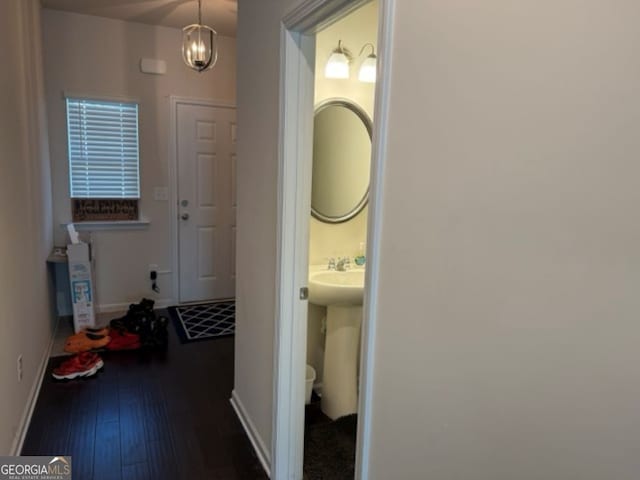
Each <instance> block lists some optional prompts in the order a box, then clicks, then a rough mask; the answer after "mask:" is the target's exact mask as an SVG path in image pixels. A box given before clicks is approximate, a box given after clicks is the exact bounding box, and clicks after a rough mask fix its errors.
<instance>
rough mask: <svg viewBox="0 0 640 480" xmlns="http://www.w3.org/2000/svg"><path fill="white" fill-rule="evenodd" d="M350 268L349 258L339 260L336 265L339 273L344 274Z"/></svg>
mask: <svg viewBox="0 0 640 480" xmlns="http://www.w3.org/2000/svg"><path fill="white" fill-rule="evenodd" d="M349 267H351V260H350V259H349V257H342V258H338V262H337V263H336V270H337V271H339V272H344V271H346V270H347V269H348V268H349Z"/></svg>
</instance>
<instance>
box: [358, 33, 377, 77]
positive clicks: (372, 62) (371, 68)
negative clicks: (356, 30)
mask: <svg viewBox="0 0 640 480" xmlns="http://www.w3.org/2000/svg"><path fill="white" fill-rule="evenodd" d="M367 47H371V54H370V55H369V56H367V58H365V59H364V60H363V61H362V64H361V65H360V71H359V72H358V80H360V81H361V82H365V83H375V81H376V64H377V58H376V53H375V49H374V46H373V44H371V43H365V44H364V46H363V47H362V50H360V55H362V53H363V52H364V49H365V48H367ZM360 55H358V56H360Z"/></svg>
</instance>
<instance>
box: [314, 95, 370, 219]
mask: <svg viewBox="0 0 640 480" xmlns="http://www.w3.org/2000/svg"><path fill="white" fill-rule="evenodd" d="M371 128H372V124H371V120H370V119H369V117H368V116H367V114H366V113H365V112H364V111H363V110H362V109H361V108H360V107H358V106H357V105H355V104H353V103H351V102H349V101H347V100H336V99H332V100H327V101H326V102H323V103H321V104H320V105H319V106H318V107H317V108H316V111H315V115H314V121H313V174H312V187H311V214H312V215H313V216H314V217H315V218H317V219H318V220H322V221H323V222H328V223H339V222H344V221H346V220H349V219H350V218H352V217H354V216H355V215H357V214H358V213H359V212H360V211H361V210H362V208H363V207H364V206H365V205H366V203H367V199H368V196H369V170H370V162H371Z"/></svg>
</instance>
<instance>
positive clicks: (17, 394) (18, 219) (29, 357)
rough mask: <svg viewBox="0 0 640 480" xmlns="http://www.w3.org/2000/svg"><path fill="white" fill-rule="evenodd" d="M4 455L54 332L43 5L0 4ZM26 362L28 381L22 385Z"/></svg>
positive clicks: (28, 1) (21, 0)
mask: <svg viewBox="0 0 640 480" xmlns="http://www.w3.org/2000/svg"><path fill="white" fill-rule="evenodd" d="M0 64H1V65H3V69H2V71H1V73H0V165H1V168H0V171H1V172H2V174H1V175H0V204H1V205H2V207H1V208H0V232H1V234H0V265H2V270H1V273H0V305H1V306H2V312H1V313H0V402H1V403H0V454H1V455H9V454H16V453H17V452H16V448H17V447H18V443H19V437H20V434H21V433H22V431H21V428H22V427H23V426H24V422H25V418H26V415H27V412H28V408H29V402H30V399H31V398H33V395H34V393H35V388H36V386H37V383H38V382H37V381H38V380H39V377H38V371H39V369H40V367H41V366H42V365H43V362H45V361H46V360H47V358H46V357H45V354H46V353H47V351H48V347H49V345H50V340H51V337H52V332H53V328H54V325H53V317H52V311H51V303H50V299H49V290H48V277H47V269H46V258H47V255H48V254H49V253H50V251H51V247H52V245H53V241H52V238H51V231H52V227H51V188H50V175H51V172H50V170H49V150H48V144H47V136H46V119H45V108H44V103H45V102H44V89H43V81H42V55H41V37H40V4H39V2H38V1H37V0H5V1H3V2H0ZM19 355H22V358H23V369H24V376H23V379H22V381H21V382H18V378H17V357H18V356H19Z"/></svg>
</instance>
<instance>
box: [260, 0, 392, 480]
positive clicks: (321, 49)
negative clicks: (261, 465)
mask: <svg viewBox="0 0 640 480" xmlns="http://www.w3.org/2000/svg"><path fill="white" fill-rule="evenodd" d="M393 3H394V2H393V0H378V1H377V2H375V3H374V4H372V3H371V1H365V0H354V1H346V0H325V1H324V2H319V1H317V0H315V1H314V0H308V1H305V2H302V3H301V4H300V5H299V6H298V7H297V8H296V9H294V10H293V11H291V12H290V13H289V14H288V15H287V16H286V17H285V18H284V19H283V24H284V25H285V27H286V31H285V32H284V33H283V42H282V55H283V58H284V62H283V65H282V68H283V72H282V76H283V79H284V84H283V92H285V93H284V95H283V105H282V110H281V111H282V116H281V124H280V131H281V132H282V137H281V138H282V149H281V159H280V171H279V180H280V192H281V195H280V199H279V206H280V212H279V231H280V244H279V251H278V265H279V272H278V292H279V293H278V295H279V298H278V307H277V308H278V311H277V318H278V327H277V332H276V369H275V371H276V379H275V382H276V385H275V387H276V388H275V401H274V404H275V408H274V424H273V425H274V429H273V442H272V443H273V447H272V459H271V476H272V478H302V472H303V449H304V433H305V432H304V426H305V406H304V404H305V393H306V392H305V373H306V372H305V371H306V364H307V361H308V360H309V361H311V362H312V363H313V362H314V361H315V362H316V367H318V368H316V370H317V373H318V374H319V376H320V377H323V376H325V375H326V372H324V371H323V370H324V367H325V363H324V361H322V362H321V363H320V360H319V358H320V357H321V355H320V353H319V352H320V351H321V350H323V348H324V349H325V350H326V348H327V345H324V346H321V345H319V343H317V342H322V341H323V340H322V339H323V338H324V336H323V335H324V334H322V332H321V329H322V325H323V324H324V323H325V322H324V321H323V320H322V318H318V312H317V310H316V312H315V313H312V314H311V315H309V311H310V310H314V308H315V307H311V308H310V307H309V302H308V301H307V300H308V296H309V294H311V296H312V297H313V296H314V292H313V288H312V289H311V291H310V289H309V287H310V286H311V285H310V283H309V273H310V271H314V268H318V267H319V268H320V269H323V270H325V271H329V272H331V271H332V270H333V268H335V270H345V268H344V267H345V257H346V258H348V264H349V265H348V266H349V267H350V266H353V265H354V263H355V259H356V257H364V258H366V268H364V266H362V265H358V267H362V268H361V269H360V270H361V273H362V275H363V276H364V277H365V281H364V288H363V290H364V295H363V299H362V307H360V313H359V316H360V319H361V320H360V322H356V323H360V324H361V327H360V325H357V327H358V328H357V330H352V331H351V334H350V339H349V341H351V343H352V344H353V343H354V342H353V340H354V337H357V338H356V340H355V343H356V345H355V346H354V347H353V349H352V350H351V357H352V359H353V362H352V363H353V368H354V369H355V370H356V372H357V371H358V370H359V374H358V373H354V375H353V377H355V378H354V379H353V382H354V385H352V387H353V388H352V389H353V390H354V391H355V392H356V399H355V411H357V414H358V421H357V442H356V445H355V448H354V449H355V451H356V455H355V456H356V464H355V474H354V477H355V478H367V465H368V447H369V441H370V440H369V439H370V431H369V430H370V418H369V415H370V410H369V408H368V405H369V400H370V395H371V378H372V372H373V359H374V354H373V345H374V339H375V298H376V294H375V292H376V290H377V270H378V253H377V252H378V243H379V234H378V232H379V219H380V207H379V205H380V200H381V195H382V191H383V190H382V172H383V152H384V140H385V129H384V127H385V122H384V119H385V118H386V112H387V102H386V93H385V92H386V91H387V84H388V79H387V76H386V75H385V72H386V71H388V66H389V60H388V55H387V54H386V52H387V51H388V49H389V45H388V44H387V42H388V39H389V38H390V35H389V34H390V28H391V25H392V22H391V12H392V11H393ZM360 10H361V11H360ZM358 11H360V14H362V12H366V13H368V14H369V15H370V16H371V14H372V13H374V14H375V15H374V20H372V23H371V25H369V26H368V27H369V28H361V27H359V26H358V25H357V24H358V23H359V21H361V20H362V19H358V18H356V19H355V20H354V17H352V18H351V20H352V21H353V22H354V23H353V24H352V25H349V21H350V20H349V17H350V15H358ZM323 32H325V33H323ZM334 37H335V38H334ZM345 39H348V40H345ZM343 41H344V44H343ZM334 43H335V45H333V44H334ZM334 49H335V50H338V51H339V52H340V53H343V52H345V53H347V55H345V56H347V58H348V63H349V64H350V66H349V67H348V69H349V70H350V78H351V81H348V82H346V83H342V84H340V81H341V80H338V79H331V82H337V83H331V82H329V80H328V79H327V83H325V81H324V80H323V81H321V82H320V83H322V85H320V84H318V85H316V80H317V79H318V76H319V75H324V67H325V64H326V62H327V60H328V57H329V56H330V54H331V52H332V51H333V50H334ZM347 50H348V52H346V51H347ZM316 51H317V52H318V58H317V61H316ZM374 55H375V57H377V58H376V61H377V63H378V66H377V72H378V78H377V81H376V82H375V83H372V84H369V85H359V84H358V83H366V82H360V80H359V75H358V74H359V69H360V67H361V64H362V63H363V61H364V59H366V58H368V57H370V56H374ZM375 57H374V58H375ZM320 70H322V71H320ZM316 72H317V74H316ZM316 87H317V88H316ZM367 99H368V100H367ZM329 103H330V104H331V105H332V106H336V107H337V106H338V104H339V103H342V105H341V106H342V107H345V111H341V113H340V114H345V115H347V116H348V115H349V112H352V113H354V114H355V117H357V118H360V119H361V120H362V121H361V124H362V125H366V124H367V122H366V118H369V119H372V118H376V119H377V120H376V122H375V123H372V124H370V127H371V132H372V139H371V142H370V149H371V152H370V154H369V157H370V159H371V163H370V166H369V168H368V171H367V172H365V173H363V174H361V175H359V176H360V177H367V178H369V180H370V182H369V186H368V195H367V197H366V199H365V201H364V202H362V203H360V204H357V205H356V206H355V207H354V208H353V209H352V210H353V212H355V213H354V214H353V215H350V214H349V212H347V214H346V215H343V214H342V213H340V212H333V211H331V210H330V211H329V213H328V214H327V215H325V216H328V217H331V216H332V215H333V214H334V213H335V216H336V217H338V218H337V221H336V222H334V223H327V222H325V221H323V220H321V219H320V217H321V216H322V215H315V214H314V216H313V218H312V217H311V215H310V212H311V211H312V201H311V197H312V170H313V168H314V167H313V156H314V154H313V152H314V147H313V144H314V138H313V137H314V117H315V116H314V113H316V112H321V111H323V110H324V109H326V108H327V106H326V105H327V104H329ZM374 105H375V107H374ZM336 112H337V110H336ZM355 117H354V118H355ZM378 119H379V120H378ZM354 122H355V123H357V122H356V121H355V120H354ZM329 123H331V122H329ZM364 130H365V131H366V127H365V128H364ZM358 135H360V134H356V136H358ZM360 137H361V138H362V136H361V135H360ZM316 174H317V172H316ZM345 176H346V177H347V178H353V172H345ZM352 181H353V182H355V179H353V180H352ZM342 185H346V187H345V188H349V185H351V184H350V183H349V182H348V181H347V182H346V183H343V184H342ZM358 195H359V194H355V196H356V197H358ZM356 203H358V202H356ZM330 208H331V207H330ZM316 210H317V209H315V208H314V211H316ZM315 213H317V211H316V212H315ZM347 217H348V218H347ZM327 232H331V234H330V235H332V234H333V233H336V232H337V235H338V236H339V237H342V240H343V242H342V241H340V242H335V245H337V246H334V247H331V246H329V247H328V246H327V245H328V244H332V243H334V242H333V241H332V240H328V241H326V240H327V239H326V236H325V234H327ZM310 240H311V243H310ZM361 245H362V247H361ZM365 245H366V247H365ZM326 257H328V258H326ZM338 257H339V258H338ZM329 258H333V260H334V261H333V262H332V261H330V260H329ZM323 262H324V264H323ZM310 263H312V264H313V265H314V268H310ZM348 269H349V268H347V270H348ZM341 273H344V272H341ZM314 301H315V302H316V303H321V302H318V300H314ZM316 306H317V305H316ZM321 308H322V306H321ZM324 308H325V309H326V316H327V317H329V318H331V317H332V313H331V312H330V310H331V307H330V306H329V307H327V306H324ZM333 313H335V312H333ZM340 313H341V314H344V313H345V312H340ZM348 313H349V312H347V314H346V315H347V317H349V314H348ZM350 313H353V312H350ZM357 315H358V314H356V316H357ZM319 316H320V317H323V316H324V315H323V311H322V310H320V313H319ZM334 318H336V317H335V315H334ZM308 319H309V320H310V321H309V328H307V320H308ZM330 323H331V322H330V320H329V319H328V321H327V322H326V324H327V327H328V328H329V329H331V325H330ZM360 328H361V330H359V329H360ZM319 332H320V333H319ZM307 333H309V334H310V336H311V337H313V336H314V335H315V337H316V340H317V342H316V347H317V348H316V349H315V352H311V351H310V352H309V353H310V357H313V358H315V359H313V358H308V357H307V341H308V339H307ZM311 343H312V342H311V341H310V344H311ZM358 343H360V345H357V344H358ZM325 393H326V392H325ZM353 402H354V400H353V398H351V400H350V403H351V407H348V408H347V410H341V409H340V408H339V409H338V410H337V413H335V412H334V413H335V414H336V415H337V416H340V414H341V413H347V415H345V416H348V414H349V411H350V410H349V409H353ZM338 403H341V400H340V401H339V402H338ZM347 403H349V402H347ZM353 413H355V412H353Z"/></svg>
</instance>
